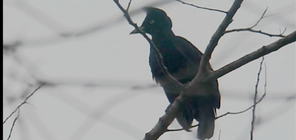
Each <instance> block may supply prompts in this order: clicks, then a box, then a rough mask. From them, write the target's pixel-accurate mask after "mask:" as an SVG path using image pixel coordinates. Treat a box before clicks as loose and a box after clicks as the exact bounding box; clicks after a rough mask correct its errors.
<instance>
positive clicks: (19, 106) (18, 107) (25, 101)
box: [3, 83, 43, 124]
mask: <svg viewBox="0 0 296 140" xmlns="http://www.w3.org/2000/svg"><path fill="white" fill-rule="evenodd" d="M42 86H43V83H42V84H41V85H40V86H39V87H38V88H36V89H35V90H34V91H33V92H32V93H31V94H30V95H29V96H28V97H26V99H25V100H24V101H23V102H22V103H21V104H20V105H18V106H17V107H16V109H15V110H14V111H13V112H11V113H10V115H9V116H8V117H7V118H6V119H5V120H4V121H3V124H5V123H6V121H7V120H8V119H9V118H10V117H11V116H12V115H13V114H14V113H15V112H16V111H17V110H19V109H20V108H21V107H22V106H23V105H24V104H25V103H27V100H28V99H29V98H30V97H32V96H33V95H34V93H35V92H36V91H37V90H39V89H40V88H41V87H42Z"/></svg>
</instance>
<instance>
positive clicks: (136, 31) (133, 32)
mask: <svg viewBox="0 0 296 140" xmlns="http://www.w3.org/2000/svg"><path fill="white" fill-rule="evenodd" d="M139 29H140V30H141V31H138V30H137V29H135V30H133V31H132V32H130V34H137V33H140V32H143V33H145V27H143V26H141V27H139Z"/></svg>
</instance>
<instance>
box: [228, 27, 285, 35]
mask: <svg viewBox="0 0 296 140" xmlns="http://www.w3.org/2000/svg"><path fill="white" fill-rule="evenodd" d="M241 31H250V32H253V33H259V34H263V35H267V36H269V37H285V36H284V35H283V33H280V34H270V33H266V32H262V31H261V30H254V29H252V28H240V29H232V30H227V31H225V33H231V32H241Z"/></svg>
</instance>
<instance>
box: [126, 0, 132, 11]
mask: <svg viewBox="0 0 296 140" xmlns="http://www.w3.org/2000/svg"><path fill="white" fill-rule="evenodd" d="M131 3H132V0H130V1H129V3H128V5H127V7H126V11H128V10H129V8H130V6H131Z"/></svg>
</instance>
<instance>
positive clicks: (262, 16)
mask: <svg viewBox="0 0 296 140" xmlns="http://www.w3.org/2000/svg"><path fill="white" fill-rule="evenodd" d="M267 9H268V7H267V8H266V9H265V10H264V12H263V13H262V15H261V17H260V18H259V20H258V21H257V22H256V23H255V24H254V25H253V26H252V27H250V28H251V29H252V28H254V27H256V26H257V25H258V24H259V22H260V21H261V20H262V19H263V18H264V15H265V13H266V11H267Z"/></svg>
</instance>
